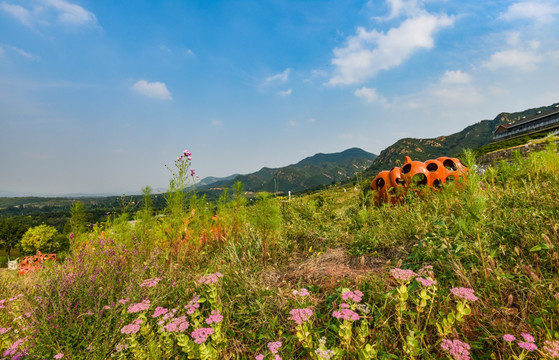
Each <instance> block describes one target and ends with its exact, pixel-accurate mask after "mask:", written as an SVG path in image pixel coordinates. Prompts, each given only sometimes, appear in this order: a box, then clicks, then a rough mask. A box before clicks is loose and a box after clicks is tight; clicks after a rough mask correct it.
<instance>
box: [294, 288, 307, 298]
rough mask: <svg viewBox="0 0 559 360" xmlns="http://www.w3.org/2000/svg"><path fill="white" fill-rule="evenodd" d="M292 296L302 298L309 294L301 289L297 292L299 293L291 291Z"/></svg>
mask: <svg viewBox="0 0 559 360" xmlns="http://www.w3.org/2000/svg"><path fill="white" fill-rule="evenodd" d="M293 295H298V296H301V297H303V296H309V295H310V293H309V290H307V289H305V288H303V289H301V290H299V291H297V290H293Z"/></svg>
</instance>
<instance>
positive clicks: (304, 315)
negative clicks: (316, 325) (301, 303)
mask: <svg viewBox="0 0 559 360" xmlns="http://www.w3.org/2000/svg"><path fill="white" fill-rule="evenodd" d="M289 315H291V317H290V318H289V320H293V321H295V324H297V325H301V324H302V323H303V321H307V320H308V319H309V318H310V317H311V316H312V310H311V309H309V308H306V309H293V310H291V311H290V312H289Z"/></svg>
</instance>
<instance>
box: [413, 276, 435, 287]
mask: <svg viewBox="0 0 559 360" xmlns="http://www.w3.org/2000/svg"><path fill="white" fill-rule="evenodd" d="M415 280H416V281H417V282H418V283H420V284H421V285H423V286H425V287H429V286H433V285H437V281H436V280H431V279H425V278H422V277H419V276H418V277H416V278H415Z"/></svg>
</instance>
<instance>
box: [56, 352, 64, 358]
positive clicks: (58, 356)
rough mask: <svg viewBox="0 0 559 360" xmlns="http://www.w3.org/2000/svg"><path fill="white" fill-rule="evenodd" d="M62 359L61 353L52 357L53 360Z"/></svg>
mask: <svg viewBox="0 0 559 360" xmlns="http://www.w3.org/2000/svg"><path fill="white" fill-rule="evenodd" d="M63 357H64V354H63V353H58V354H56V355H54V358H55V359H62V358H63Z"/></svg>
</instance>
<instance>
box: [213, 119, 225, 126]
mask: <svg viewBox="0 0 559 360" xmlns="http://www.w3.org/2000/svg"><path fill="white" fill-rule="evenodd" d="M210 124H211V125H212V127H220V126H222V125H223V121H221V120H217V119H212V120H211V122H210Z"/></svg>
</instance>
